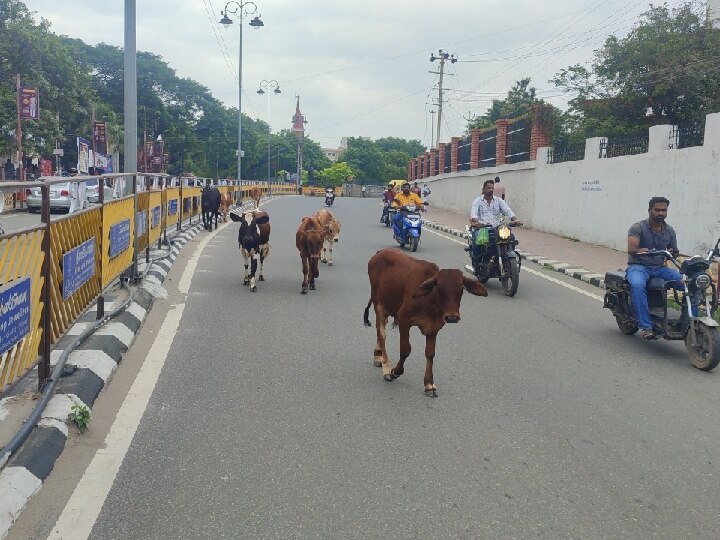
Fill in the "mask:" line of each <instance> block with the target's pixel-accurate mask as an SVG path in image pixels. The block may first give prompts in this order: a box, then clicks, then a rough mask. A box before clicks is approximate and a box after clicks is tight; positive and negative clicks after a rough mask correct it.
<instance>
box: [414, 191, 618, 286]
mask: <svg viewBox="0 0 720 540" xmlns="http://www.w3.org/2000/svg"><path fill="white" fill-rule="evenodd" d="M423 219H424V220H425V225H427V226H429V227H432V228H435V229H439V230H442V231H445V232H449V233H451V234H454V235H456V236H460V237H464V235H465V225H467V224H468V223H469V211H468V214H467V215H466V214H458V213H457V212H451V211H448V210H441V209H439V208H436V207H433V206H432V205H431V206H429V207H428V211H427V212H425V213H424V214H423ZM513 233H514V234H515V237H516V238H517V239H518V241H519V244H518V252H519V253H520V255H521V256H522V257H523V258H525V259H528V260H531V261H533V262H537V263H539V264H543V265H545V266H546V267H552V268H553V269H554V270H556V271H558V272H562V273H564V274H567V275H569V276H572V277H575V278H577V279H582V281H585V282H587V283H591V284H593V285H596V286H598V287H602V288H604V285H605V283H604V279H603V278H604V277H605V272H607V271H608V270H618V269H620V268H623V269H624V268H625V267H626V266H627V253H624V252H621V251H617V250H615V249H611V248H606V247H602V246H595V245H592V244H586V243H584V242H579V241H575V240H570V239H567V238H561V237H560V236H555V235H554V234H549V233H544V232H540V231H535V230H533V229H529V228H525V227H517V228H515V229H513Z"/></svg>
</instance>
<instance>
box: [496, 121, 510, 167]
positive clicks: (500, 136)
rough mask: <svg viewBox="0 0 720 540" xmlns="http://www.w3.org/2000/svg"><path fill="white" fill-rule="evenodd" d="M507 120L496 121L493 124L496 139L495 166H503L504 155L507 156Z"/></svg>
mask: <svg viewBox="0 0 720 540" xmlns="http://www.w3.org/2000/svg"><path fill="white" fill-rule="evenodd" d="M508 124H509V121H508V120H505V119H503V120H498V121H497V122H495V126H496V127H497V139H495V165H505V154H507V152H506V149H507V132H508Z"/></svg>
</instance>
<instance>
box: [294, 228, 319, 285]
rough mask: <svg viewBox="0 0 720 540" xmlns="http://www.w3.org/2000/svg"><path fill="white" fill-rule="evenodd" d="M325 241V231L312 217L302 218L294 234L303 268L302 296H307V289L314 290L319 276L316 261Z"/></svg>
mask: <svg viewBox="0 0 720 540" xmlns="http://www.w3.org/2000/svg"><path fill="white" fill-rule="evenodd" d="M324 239H325V231H324V230H323V227H322V225H320V222H319V221H318V220H317V219H315V218H314V217H304V218H303V219H302V222H301V223H300V227H298V230H297V233H296V234H295V245H296V246H297V248H298V251H299V252H300V260H301V261H302V268H303V282H302V290H301V292H302V294H307V292H308V287H309V288H310V290H312V291H314V290H315V279H316V278H317V277H319V276H320V272H319V271H318V260H319V259H320V252H321V251H322V247H323V240H324Z"/></svg>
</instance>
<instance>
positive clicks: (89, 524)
mask: <svg viewBox="0 0 720 540" xmlns="http://www.w3.org/2000/svg"><path fill="white" fill-rule="evenodd" d="M220 230H222V229H221V228H219V229H216V230H215V231H214V232H212V233H211V234H210V235H208V236H207V237H206V238H205V239H204V240H203V241H202V242H200V243H199V244H198V246H197V248H196V249H195V252H194V253H193V255H192V257H191V259H190V260H189V261H188V264H187V267H186V268H185V271H184V272H183V275H182V277H181V278H180V281H179V282H178V289H179V290H180V293H181V294H185V295H186V294H187V293H188V291H189V289H190V282H191V281H192V276H193V274H194V272H195V267H196V266H197V263H198V260H199V259H200V254H201V253H202V251H203V249H204V248H205V246H206V245H207V244H208V242H209V241H210V240H211V239H212V238H213V237H214V236H215V234H217V232H218V231H220ZM184 310H185V302H184V301H181V302H178V303H176V304H174V305H173V306H171V308H170V311H169V312H168V314H167V316H166V317H165V321H164V322H163V324H162V327H161V328H160V330H159V331H158V333H157V338H156V339H155V342H154V343H153V345H152V347H151V348H150V351H148V354H147V358H146V359H145V362H144V363H143V365H142V368H140V371H139V372H138V374H137V376H136V377H135V381H134V382H133V385H132V387H131V388H130V391H129V392H128V394H127V396H126V397H125V401H124V402H123V404H122V406H121V407H120V410H119V411H118V413H117V416H116V417H115V421H114V422H113V425H112V426H111V428H110V432H109V433H108V435H107V437H105V443H104V445H103V448H100V449H98V450H97V452H96V453H95V456H94V457H93V460H92V461H91V462H90V465H89V466H88V468H87V470H86V471H85V473H84V474H83V476H82V478H81V479H80V481H79V482H78V484H77V486H76V487H75V491H73V494H72V495H71V496H70V499H69V500H68V502H67V504H66V505H65V508H64V510H63V511H62V514H61V515H60V517H59V518H58V520H57V522H56V523H55V526H54V527H53V530H52V532H51V533H50V535H49V536H48V539H54V540H62V539H65V540H69V539H71V538H72V539H73V540H76V539H77V540H80V539H83V538H87V537H88V536H89V535H90V533H91V532H92V528H93V526H94V525H95V522H96V521H97V518H98V516H99V515H100V511H101V510H102V507H103V504H104V503H105V499H106V498H107V496H108V493H109V492H110V489H111V488H112V485H113V482H114V481H115V477H116V476H117V473H118V471H119V470H120V466H121V465H122V462H123V460H124V459H125V455H126V454H127V451H128V448H129V447H130V443H131V442H132V439H133V437H134V436H135V432H136V431H137V428H138V425H139V424H140V420H142V417H143V414H144V413H145V409H146V408H147V405H148V403H149V401H150V397H151V396H152V393H153V390H154V389H155V385H156V384H157V381H158V379H159V378H160V372H161V371H162V368H163V366H164V365H165V361H166V360H167V357H168V353H169V351H170V347H171V345H172V342H173V339H174V337H175V333H176V332H177V330H178V328H179V326H180V319H181V318H182V314H183V311H184Z"/></svg>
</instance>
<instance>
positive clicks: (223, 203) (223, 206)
mask: <svg viewBox="0 0 720 540" xmlns="http://www.w3.org/2000/svg"><path fill="white" fill-rule="evenodd" d="M231 205H232V194H231V193H227V192H224V191H223V192H220V215H221V216H222V220H223V222H227V218H228V212H229V211H230V206H231Z"/></svg>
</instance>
